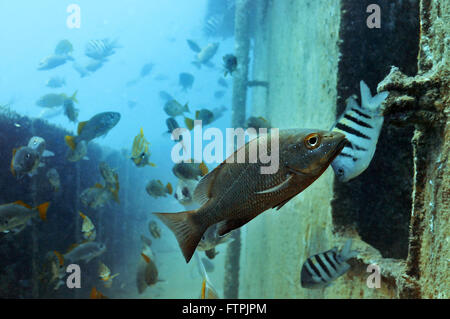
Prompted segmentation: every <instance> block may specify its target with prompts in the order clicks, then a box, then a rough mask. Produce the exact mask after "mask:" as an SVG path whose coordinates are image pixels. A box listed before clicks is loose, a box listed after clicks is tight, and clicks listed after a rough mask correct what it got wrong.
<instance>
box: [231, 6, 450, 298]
mask: <svg viewBox="0 0 450 319" xmlns="http://www.w3.org/2000/svg"><path fill="white" fill-rule="evenodd" d="M257 2H258V5H257V6H256V8H257V9H256V10H255V11H254V12H252V13H251V14H252V16H253V18H254V19H253V20H254V21H253V23H254V26H253V30H254V31H253V32H254V34H253V41H254V42H253V61H252V62H253V65H252V67H253V74H252V75H250V76H249V77H250V79H249V80H258V81H268V82H269V86H268V88H265V87H252V88H251V100H252V104H251V110H250V112H249V113H250V115H253V116H264V117H266V118H267V119H269V120H270V121H271V124H272V126H273V127H279V128H291V127H311V128H320V129H329V128H330V127H331V125H332V124H333V123H334V121H335V119H336V116H339V115H340V113H341V112H342V111H343V106H344V104H345V99H346V98H348V97H349V96H350V95H352V94H357V95H358V96H359V81H360V80H364V81H365V82H366V83H367V84H368V85H369V87H370V88H371V91H372V92H374V91H375V90H376V88H377V84H378V83H380V82H381V81H383V79H384V78H385V77H386V76H387V75H388V74H389V76H387V77H386V79H385V80H384V81H383V82H382V83H380V86H379V87H378V91H380V90H384V89H387V90H389V91H391V92H393V93H391V95H390V96H389V98H388V100H387V102H386V110H387V111H386V113H385V123H384V125H383V129H382V133H381V135H380V139H379V142H378V146H377V151H376V154H375V157H374V159H373V161H372V163H371V166H370V167H369V169H367V171H366V172H364V173H363V174H362V175H360V176H359V177H358V178H357V179H355V180H354V181H351V182H349V183H345V184H344V183H339V182H337V181H335V180H334V174H333V171H332V169H331V167H330V168H329V169H328V170H327V171H326V172H325V173H324V174H323V176H321V177H320V178H319V179H318V180H317V181H316V182H314V183H313V184H312V185H311V186H310V187H309V188H308V189H306V190H305V191H304V192H303V193H301V194H300V195H298V196H297V197H296V198H294V199H293V200H292V201H291V202H289V203H288V204H287V205H285V206H284V207H283V208H282V209H281V210H279V211H274V210H270V211H267V212H265V213H263V214H261V215H259V216H258V217H257V218H256V219H255V220H254V221H252V222H251V223H249V224H248V225H246V226H245V227H244V229H243V231H242V249H241V264H240V268H241V271H240V291H239V297H240V298H448V292H449V287H450V284H449V280H450V279H449V276H448V259H449V258H450V247H449V244H450V243H449V234H450V224H449V218H448V212H449V200H448V199H449V196H448V194H449V181H448V176H449V174H448V167H449V165H448V151H449V141H448V139H449V136H450V135H449V129H448V127H449V125H448V123H449V122H448V114H449V105H450V103H449V99H450V93H449V89H448V88H449V84H448V83H449V45H450V43H449V41H448V36H447V37H446V36H445V34H448V32H449V31H450V26H449V15H450V6H449V4H448V2H445V1H438V0H437V1H428V0H423V1H414V0H412V1H403V2H398V3H397V2H396V3H393V2H391V1H384V0H383V1H350V0H342V1H338V0H335V1H321V0H319V1H270V0H258V1H257ZM371 3H377V4H379V5H380V7H381V19H382V20H381V23H382V24H381V28H380V29H369V28H368V27H367V25H366V19H367V17H368V16H369V14H370V13H367V12H366V8H367V6H368V5H369V4H371ZM392 65H395V66H397V67H398V68H399V69H398V70H397V69H394V70H392V72H390V71H391V69H390V68H391V66H392ZM250 115H249V116H250ZM347 238H353V247H352V248H353V249H357V250H359V251H360V254H359V255H358V256H357V257H356V258H354V259H352V260H351V261H350V263H351V265H352V269H351V270H350V271H349V272H348V273H347V274H345V275H344V276H342V277H341V278H340V279H338V280H337V281H336V282H335V283H334V284H333V285H332V286H331V287H328V288H326V289H319V290H308V289H303V288H302V287H301V285H300V270H301V266H302V265H303V262H304V261H305V260H306V258H307V257H309V256H310V255H313V254H315V253H318V252H321V251H325V250H328V249H330V248H332V247H334V246H342V245H343V243H344V242H345V240H346V239H347ZM370 264H376V265H377V266H379V269H380V272H381V287H380V288H369V287H368V285H367V278H368V276H369V275H370V273H368V272H367V267H368V266H369V265H370Z"/></svg>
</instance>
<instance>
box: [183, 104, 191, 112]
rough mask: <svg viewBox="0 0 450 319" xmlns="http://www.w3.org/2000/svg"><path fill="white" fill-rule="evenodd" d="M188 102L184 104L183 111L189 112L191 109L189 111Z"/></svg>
mask: <svg viewBox="0 0 450 319" xmlns="http://www.w3.org/2000/svg"><path fill="white" fill-rule="evenodd" d="M188 104H189V102H186V104H185V105H184V111H185V112H188V113H191V111H189V105H188Z"/></svg>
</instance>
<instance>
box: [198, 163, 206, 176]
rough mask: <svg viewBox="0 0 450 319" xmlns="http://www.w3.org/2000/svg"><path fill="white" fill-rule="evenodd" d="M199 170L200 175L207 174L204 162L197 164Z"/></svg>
mask: <svg viewBox="0 0 450 319" xmlns="http://www.w3.org/2000/svg"><path fill="white" fill-rule="evenodd" d="M199 168H200V171H201V173H202V174H201V175H202V176H205V175H206V174H208V167H207V166H206V164H205V163H204V162H201V163H200V165H199Z"/></svg>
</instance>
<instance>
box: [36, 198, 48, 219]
mask: <svg viewBox="0 0 450 319" xmlns="http://www.w3.org/2000/svg"><path fill="white" fill-rule="evenodd" d="M49 205H50V202H45V203H42V204H41V205H39V206H38V207H36V209H37V211H38V212H39V217H40V218H41V219H42V220H47V210H48V206H49Z"/></svg>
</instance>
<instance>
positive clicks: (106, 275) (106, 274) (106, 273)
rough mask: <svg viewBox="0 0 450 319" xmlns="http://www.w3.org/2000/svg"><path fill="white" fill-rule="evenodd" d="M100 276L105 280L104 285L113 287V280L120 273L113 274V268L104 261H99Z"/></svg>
mask: <svg viewBox="0 0 450 319" xmlns="http://www.w3.org/2000/svg"><path fill="white" fill-rule="evenodd" d="M98 276H99V277H100V279H101V280H103V281H104V285H105V287H106V288H111V285H112V280H113V279H114V278H115V277H117V276H119V273H117V274H115V275H112V276H111V270H110V269H109V268H108V266H106V265H105V264H104V263H102V262H99V267H98Z"/></svg>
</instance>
